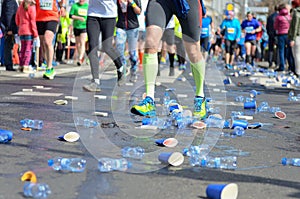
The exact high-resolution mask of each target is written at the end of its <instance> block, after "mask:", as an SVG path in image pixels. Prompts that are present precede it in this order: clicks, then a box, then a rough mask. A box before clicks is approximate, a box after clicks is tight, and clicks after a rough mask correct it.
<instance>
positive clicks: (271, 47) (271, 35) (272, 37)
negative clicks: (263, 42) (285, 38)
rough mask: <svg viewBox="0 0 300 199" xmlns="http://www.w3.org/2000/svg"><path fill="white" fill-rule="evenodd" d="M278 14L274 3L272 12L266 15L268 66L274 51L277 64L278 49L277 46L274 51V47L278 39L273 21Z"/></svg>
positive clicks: (270, 65) (271, 61)
mask: <svg viewBox="0 0 300 199" xmlns="http://www.w3.org/2000/svg"><path fill="white" fill-rule="evenodd" d="M277 15H278V5H275V7H274V12H273V13H272V14H271V15H270V16H268V18H267V27H266V29H267V33H268V35H269V42H268V47H269V52H268V62H269V67H272V66H273V59H274V52H276V55H275V65H276V66H277V64H279V51H278V48H277V50H276V51H274V47H275V46H276V45H277V43H278V40H277V37H276V31H275V29H274V22H275V18H276V16H277Z"/></svg>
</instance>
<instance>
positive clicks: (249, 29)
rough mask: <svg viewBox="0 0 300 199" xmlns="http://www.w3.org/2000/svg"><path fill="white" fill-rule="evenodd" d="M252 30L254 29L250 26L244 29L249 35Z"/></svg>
mask: <svg viewBox="0 0 300 199" xmlns="http://www.w3.org/2000/svg"><path fill="white" fill-rule="evenodd" d="M253 30H254V29H253V27H252V26H250V27H246V28H245V31H246V33H251V32H252V31H253Z"/></svg>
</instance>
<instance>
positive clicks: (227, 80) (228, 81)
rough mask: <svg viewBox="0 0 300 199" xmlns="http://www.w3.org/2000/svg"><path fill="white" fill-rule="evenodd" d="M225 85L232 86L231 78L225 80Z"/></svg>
mask: <svg viewBox="0 0 300 199" xmlns="http://www.w3.org/2000/svg"><path fill="white" fill-rule="evenodd" d="M223 83H224V84H225V85H226V84H231V79H230V78H226V79H224V80H223Z"/></svg>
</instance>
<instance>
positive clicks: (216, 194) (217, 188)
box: [206, 183, 238, 199]
mask: <svg viewBox="0 0 300 199" xmlns="http://www.w3.org/2000/svg"><path fill="white" fill-rule="evenodd" d="M206 195H207V198H209V199H236V198H237V196H238V186H237V184H235V183H230V184H210V185H208V186H207V188H206Z"/></svg>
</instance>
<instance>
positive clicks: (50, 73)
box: [43, 68, 55, 79]
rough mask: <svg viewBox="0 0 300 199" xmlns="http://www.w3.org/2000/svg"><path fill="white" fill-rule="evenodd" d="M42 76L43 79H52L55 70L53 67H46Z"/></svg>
mask: <svg viewBox="0 0 300 199" xmlns="http://www.w3.org/2000/svg"><path fill="white" fill-rule="evenodd" d="M43 77H44V78H45V79H54V77H55V70H54V68H50V69H49V68H47V69H46V71H45V73H44V75H43Z"/></svg>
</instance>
